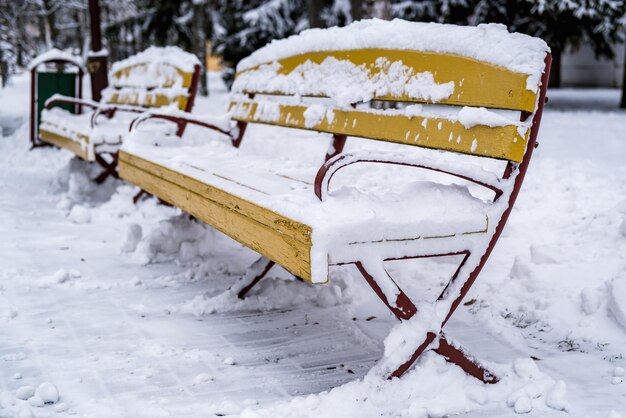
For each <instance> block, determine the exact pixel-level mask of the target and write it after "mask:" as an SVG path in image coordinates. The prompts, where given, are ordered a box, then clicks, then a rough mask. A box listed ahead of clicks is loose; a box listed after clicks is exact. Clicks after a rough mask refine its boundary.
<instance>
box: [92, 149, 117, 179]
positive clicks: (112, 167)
mask: <svg viewBox="0 0 626 418" xmlns="http://www.w3.org/2000/svg"><path fill="white" fill-rule="evenodd" d="M104 154H108V155H109V156H110V157H111V162H108V161H107V160H105V159H104V157H103V155H104ZM117 161H118V153H117V152H113V153H111V152H107V153H104V152H101V153H99V154H96V162H97V163H98V164H99V165H100V166H101V167H102V168H103V170H102V172H101V173H100V174H99V175H98V177H96V178H95V179H94V182H96V184H102V183H104V181H105V180H106V179H107V178H109V176H113V177H115V178H116V179H117V178H119V176H118V174H117Z"/></svg>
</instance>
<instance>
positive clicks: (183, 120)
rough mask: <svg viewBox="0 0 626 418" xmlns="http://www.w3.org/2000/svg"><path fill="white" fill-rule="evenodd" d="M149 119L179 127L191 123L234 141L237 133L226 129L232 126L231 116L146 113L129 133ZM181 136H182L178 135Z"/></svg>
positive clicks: (134, 123)
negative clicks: (161, 120)
mask: <svg viewBox="0 0 626 418" xmlns="http://www.w3.org/2000/svg"><path fill="white" fill-rule="evenodd" d="M149 119H163V120H167V121H170V122H174V123H176V124H178V125H179V126H181V125H183V124H187V123H191V124H193V125H198V126H202V127H204V128H208V129H211V130H214V131H217V132H219V133H221V134H224V135H227V136H229V137H230V138H231V139H232V140H234V137H235V132H234V131H233V130H232V129H225V128H226V126H224V125H228V124H230V116H229V115H225V116H224V117H221V118H220V117H212V118H198V117H194V116H193V115H191V114H190V113H187V112H182V111H181V112H168V113H165V112H154V111H149V112H144V113H143V114H142V115H141V116H139V117H138V118H136V119H134V120H133V121H132V122H131V124H130V127H129V132H132V131H133V130H134V129H136V128H137V127H138V126H139V125H140V124H141V123H143V122H145V121H147V120H149ZM178 136H180V135H178Z"/></svg>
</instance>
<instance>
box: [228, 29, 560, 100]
mask: <svg viewBox="0 0 626 418" xmlns="http://www.w3.org/2000/svg"><path fill="white" fill-rule="evenodd" d="M367 48H385V49H407V50H414V51H428V52H441V53H451V54H459V55H462V56H466V57H470V58H475V59H477V60H480V61H485V62H489V63H492V64H495V65H499V66H502V67H505V68H508V69H510V70H512V71H515V72H521V73H525V74H528V75H530V77H529V79H528V84H527V86H528V88H529V89H531V90H533V91H536V90H535V89H536V86H537V84H538V82H539V79H540V76H541V72H542V70H543V66H544V58H545V55H546V52H548V51H549V50H550V49H549V48H548V45H547V44H546V43H545V42H544V41H543V40H541V39H539V38H533V37H530V36H527V35H523V34H521V33H509V32H508V31H507V29H506V27H505V26H504V25H499V24H482V25H478V26H476V27H472V26H456V25H443V24H439V23H416V22H407V21H404V20H400V19H394V20H392V21H384V20H378V19H371V20H361V21H358V22H354V23H352V24H350V25H348V26H345V27H341V28H339V27H333V28H330V29H309V30H306V31H303V32H301V33H300V34H298V35H297V36H296V35H294V36H291V37H289V38H287V39H281V40H274V41H272V42H271V43H270V44H269V45H267V46H265V47H263V48H261V49H259V50H257V51H255V52H254V53H252V54H251V55H250V56H249V57H247V58H245V59H244V60H242V61H241V62H240V63H239V64H238V66H237V71H244V70H247V69H251V68H254V67H256V66H259V65H262V64H267V63H270V62H273V61H277V60H280V59H282V58H286V57H290V56H293V55H298V54H303V53H307V52H314V51H336V50H349V49H367Z"/></svg>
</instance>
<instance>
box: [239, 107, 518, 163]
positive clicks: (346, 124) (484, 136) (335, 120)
mask: <svg viewBox="0 0 626 418" xmlns="http://www.w3.org/2000/svg"><path fill="white" fill-rule="evenodd" d="M271 106H277V108H276V109H273V111H272V112H268V111H267V109H264V107H265V104H261V105H259V102H258V101H245V102H244V101H233V102H231V103H230V106H229V111H231V112H232V113H233V119H234V120H238V121H244V122H256V123H265V124H270V125H278V126H284V127H289V128H301V129H313V130H316V131H322V132H328V133H334V134H340V135H348V136H358V137H363V138H372V139H378V140H382V141H388V142H395V143H399V144H407V145H415V146H419V147H424V148H434V149H441V150H448V151H456V152H460V153H464V154H469V155H475V156H482V157H491V158H498V159H503V160H510V161H515V162H520V161H521V160H522V157H523V156H524V152H525V150H526V140H527V136H528V134H529V132H526V134H525V136H521V135H520V134H519V132H518V130H517V126H515V125H507V126H499V127H493V128H492V127H489V126H486V125H476V126H473V127H471V128H465V127H464V126H463V125H462V124H461V123H460V122H451V121H450V120H448V119H444V118H425V117H422V116H412V117H411V116H406V115H404V114H388V113H382V112H365V111H359V110H339V109H333V110H332V118H331V120H330V121H329V118H328V117H323V118H321V120H320V121H319V122H318V123H317V124H315V125H314V126H310V125H309V126H307V124H306V120H305V118H304V111H305V110H306V109H307V106H300V105H285V104H278V103H274V102H272V103H271ZM257 110H258V111H257ZM274 110H278V112H276V111H274ZM327 114H328V113H327Z"/></svg>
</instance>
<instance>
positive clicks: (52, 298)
mask: <svg viewBox="0 0 626 418" xmlns="http://www.w3.org/2000/svg"><path fill="white" fill-rule="evenodd" d="M24 81H25V80H24V79H23V78H20V79H17V80H16V86H15V87H14V90H15V92H14V94H13V96H11V97H13V98H14V100H15V101H16V102H18V103H21V105H20V106H22V107H21V109H25V100H24V96H23V91H22V90H25V84H24ZM18 89H22V90H19V91H18ZM0 93H1V94H0V100H5V98H6V97H7V94H8V91H3V92H0ZM611 93H613V94H611ZM572 94H574V93H572V92H563V93H562V94H561V95H559V94H556V98H554V99H553V101H552V102H551V104H552V105H553V106H554V107H558V106H559V103H562V104H563V106H564V107H571V101H572V99H571V97H570V96H571V95H572ZM587 94H588V95H589V97H590V98H593V97H595V96H593V94H594V93H587ZM603 95H606V96H607V97H609V99H606V98H605V97H604V96H602V97H599V98H596V99H594V100H596V102H599V103H603V102H606V100H612V99H613V97H614V96H615V94H614V92H603ZM217 97H218V100H216V99H215V98H212V99H210V100H203V101H201V102H200V110H204V111H217V109H219V108H220V106H222V105H223V103H222V100H223V97H224V94H223V92H220V91H217ZM559 99H561V102H559ZM3 106H5V103H2V106H0V108H2V107H3ZM599 107H602V106H599ZM26 132H27V131H26V130H25V128H24V127H22V128H21V129H20V130H18V132H17V133H16V134H15V135H14V136H11V137H5V138H2V140H1V142H0V417H4V416H18V414H19V413H24V414H27V411H30V413H32V414H34V416H65V415H67V416H76V415H78V416H94V417H103V416H112V417H113V416H128V417H131V416H132V417H153V416H177V417H178V416H203V417H204V416H215V415H218V416H222V415H231V414H232V415H239V414H241V413H242V411H243V410H244V409H246V408H248V409H247V410H246V412H245V414H244V415H246V416H256V414H257V413H258V414H260V415H262V416H306V415H307V414H309V413H310V414H311V415H312V416H359V417H361V416H380V414H383V415H386V416H402V415H404V416H409V417H413V416H423V415H430V416H438V415H441V414H446V413H456V412H463V411H465V412H467V416H471V417H491V416H493V417H500V416H508V415H510V414H513V409H514V408H513V407H512V406H507V398H511V396H513V394H514V393H515V391H516V390H517V389H520V385H522V384H526V383H524V382H527V383H528V384H527V385H526V386H523V387H524V388H526V389H525V390H536V391H538V393H537V396H536V399H534V400H533V401H532V404H533V406H534V408H533V413H531V414H530V415H531V416H566V414H565V413H564V412H562V411H558V410H557V409H559V408H557V407H556V406H555V403H558V401H560V400H561V399H560V398H559V396H557V394H555V389H554V388H555V387H556V386H558V385H554V382H557V381H563V382H564V383H565V384H566V386H567V391H566V394H565V395H564V397H565V399H566V401H567V402H568V407H567V409H568V410H569V412H570V414H569V416H598V417H608V416H609V413H610V411H611V410H613V411H614V412H615V413H616V414H615V415H613V416H612V417H618V416H620V415H617V413H620V414H622V415H623V416H626V414H625V413H624V412H625V411H626V386H625V385H626V383H618V380H620V378H619V376H617V375H619V374H620V373H621V372H620V370H619V368H618V367H626V359H625V358H624V355H625V354H626V324H622V325H620V324H618V322H617V321H616V313H619V312H617V311H616V310H618V309H620V307H621V308H622V309H624V306H625V305H626V301H623V300H622V301H617V303H613V302H612V300H611V298H612V297H614V296H615V294H616V293H615V291H614V290H613V291H612V289H615V288H618V287H619V286H621V284H620V283H626V183H624V179H626V164H624V163H623V161H626V144H625V143H624V141H625V140H626V134H625V132H626V115H625V114H624V113H611V112H607V111H602V112H595V111H593V112H592V111H579V110H567V111H557V110H551V111H548V112H547V114H546V116H545V118H544V124H543V126H542V131H541V135H540V142H541V146H540V148H539V150H538V153H537V158H536V159H535V161H534V162H533V166H532V167H531V169H530V171H529V178H528V181H527V182H526V183H525V185H524V191H523V192H522V194H521V197H520V201H519V204H518V206H517V210H516V212H515V213H514V215H513V217H512V219H511V222H510V224H509V226H508V229H507V230H506V231H505V236H504V238H503V240H502V241H501V242H500V243H499V245H498V247H497V249H496V251H495V253H494V255H493V257H492V259H491V260H490V262H489V264H488V266H487V268H486V270H485V272H484V273H483V275H482V277H481V279H480V280H479V282H478V284H477V286H476V288H475V289H474V290H473V292H472V293H471V294H470V296H469V299H471V300H474V301H475V302H474V303H472V304H471V305H468V306H465V307H463V310H462V311H461V312H460V315H459V317H458V318H455V320H454V321H453V322H452V323H451V324H450V326H449V327H448V332H449V334H450V335H452V336H454V337H457V338H458V340H460V341H461V342H462V343H463V344H465V345H467V346H468V348H470V350H471V351H472V352H474V353H475V354H477V355H479V357H481V358H485V359H490V360H491V361H493V362H494V363H496V367H497V369H498V370H501V371H502V373H504V374H505V375H506V376H507V378H506V379H505V381H503V383H501V384H498V385H495V387H493V388H483V387H482V385H480V384H478V383H477V382H475V381H473V380H472V379H468V378H466V377H465V376H463V375H462V373H460V372H459V371H458V370H457V369H456V368H455V367H452V366H448V365H446V364H442V363H440V362H439V360H438V359H437V358H436V356H431V357H428V358H427V359H425V360H424V361H423V362H422V363H421V364H420V365H419V366H418V367H417V368H416V369H415V370H414V371H413V372H412V373H410V374H409V375H408V376H406V378H404V379H403V381H402V382H394V383H393V384H388V385H386V386H384V387H381V386H379V384H378V383H372V382H371V381H370V380H368V379H365V381H360V382H353V383H349V384H347V385H344V384H345V383H346V382H350V381H352V380H355V379H360V378H363V377H364V376H365V375H366V373H367V372H368V370H369V369H370V368H371V367H372V365H373V364H375V362H376V360H377V359H378V358H380V356H381V355H382V350H383V346H382V339H383V338H384V336H385V335H386V333H387V332H388V331H389V329H390V327H391V326H393V325H394V323H395V322H394V321H393V319H392V318H390V316H389V315H388V313H386V312H385V310H384V309H382V307H381V306H380V302H379V301H378V300H377V299H375V298H374V297H373V296H372V295H371V294H370V291H368V289H366V288H365V286H364V285H363V283H361V280H360V279H359V277H358V276H357V275H356V274H354V272H353V271H352V270H350V269H349V268H342V269H336V270H334V271H333V272H332V276H333V279H334V280H333V281H332V284H331V285H330V286H317V287H313V286H309V285H306V284H303V283H300V282H297V281H293V280H283V279H286V278H287V279H288V278H289V276H288V275H287V274H286V273H285V272H284V271H279V270H277V271H276V272H275V274H272V278H271V279H268V280H267V281H266V282H264V283H263V284H262V285H261V286H260V287H259V289H258V290H256V291H255V293H254V294H253V295H252V297H250V298H249V300H246V301H244V302H239V301H237V300H233V299H228V298H227V297H226V295H224V294H222V292H223V291H224V290H225V289H227V288H228V286H230V284H232V283H233V282H234V281H235V280H237V277H238V276H239V275H241V274H242V273H243V272H244V270H245V267H246V266H247V265H248V264H249V263H250V262H252V261H253V260H254V259H255V255H254V253H252V252H251V251H249V250H246V249H243V248H241V247H240V246H238V245H237V244H236V243H233V242H232V241H230V240H229V239H227V238H225V237H224V236H222V235H220V234H218V233H215V232H213V231H210V230H209V229H207V228H204V227H201V226H199V225H197V224H194V223H193V222H190V221H189V220H188V219H187V217H186V216H185V215H177V212H176V211H175V210H174V209H172V208H168V207H165V206H159V205H157V204H156V203H155V202H154V201H153V200H145V201H143V202H141V203H140V204H139V205H138V206H137V207H135V206H133V205H132V203H131V202H130V199H131V196H132V194H133V193H134V189H133V188H131V187H130V186H127V185H124V184H123V183H116V182H110V183H109V184H108V185H106V186H105V187H103V188H100V189H98V188H95V187H94V186H93V185H92V184H90V183H89V182H88V181H87V177H86V172H87V168H86V167H85V165H84V164H77V163H76V162H74V163H72V164H71V167H70V165H69V161H70V155H69V154H68V153H66V152H64V151H58V150H54V149H41V150H36V151H34V152H29V151H28V146H27V144H26V138H25V137H24V135H25V134H26ZM320 142H323V141H320ZM316 144H317V145H315V147H322V145H323V144H322V145H319V143H316ZM320 149H321V148H320ZM317 151H318V150H317V149H316V150H315V152H317ZM318 153H319V152H318ZM566 167H571V168H572V171H571V172H569V173H568V172H567V171H566V169H565V168H566ZM566 173H567V175H566ZM160 221H164V223H161V224H159V222H160ZM131 224H137V225H140V227H141V229H142V231H143V237H144V238H143V239H142V240H141V242H140V244H139V249H138V250H137V251H135V252H134V253H122V251H121V248H122V244H123V243H124V237H125V236H126V234H127V233H128V231H129V226H130V225H131ZM163 231H165V232H163ZM165 237H166V238H165ZM159 242H160V243H161V244H160V246H159V245H156V243H159ZM126 243H127V244H128V242H126ZM181 243H185V245H183V246H182V247H184V250H180V251H179V248H182V247H181ZM142 245H143V247H142ZM155 245H156V247H155ZM170 247H171V248H170ZM146 257H148V258H150V259H152V260H153V261H157V260H160V261H159V262H153V263H151V264H148V265H144V263H143V261H145V258H146ZM451 268H453V264H451V263H450V262H449V261H444V262H430V263H422V264H420V262H411V263H407V264H405V265H400V264H397V265H396V264H394V266H393V271H394V273H396V274H397V275H398V277H399V278H400V281H401V282H403V281H405V282H406V281H408V280H411V283H409V284H408V285H409V288H411V289H412V290H413V291H415V292H417V291H426V292H428V291H430V293H433V292H436V289H437V286H438V284H439V282H440V280H441V279H442V278H444V277H446V274H449V270H450V269H451ZM417 279H419V280H417ZM612 292H613V293H612ZM370 316H374V318H370ZM368 319H369V320H368ZM530 356H533V357H534V358H536V359H539V360H537V361H536V364H537V365H538V367H539V370H540V371H541V376H539V377H537V376H535V377H533V378H530V377H529V378H528V379H526V378H525V377H523V375H524V373H527V371H528V369H527V368H526V367H521V366H517V368H516V369H515V370H516V371H515V373H517V376H515V373H513V372H511V370H512V366H511V365H512V364H513V362H514V361H515V360H516V359H519V358H529V357H530ZM529 373H530V372H529ZM531 374H532V373H531ZM509 375H511V376H509ZM524 379H526V380H524ZM529 379H530V380H529ZM533 379H534V380H533ZM622 380H626V378H624V379H622ZM44 381H49V382H52V383H54V384H55V385H56V386H57V387H58V389H59V393H60V395H61V399H60V401H59V402H60V403H62V404H60V403H57V404H55V405H46V406H44V407H34V406H30V405H28V403H27V402H26V401H22V400H18V399H17V398H16V397H15V392H16V390H17V389H18V388H20V387H23V386H26V385H31V386H35V387H36V386H37V385H39V384H40V383H42V382H44ZM613 383H615V384H613ZM341 385H344V386H342V387H341V388H339V389H337V390H334V391H331V392H330V393H329V394H322V395H320V396H315V397H311V398H306V397H304V398H302V397H296V395H301V394H310V393H319V392H322V391H326V390H329V389H331V388H334V387H337V386H341ZM533 385H534V386H533ZM544 386H545V387H544ZM550 396H553V398H554V399H553V401H554V402H553V405H552V406H550V405H548V404H549V403H550V402H549V401H548V398H550ZM531 398H532V396H531ZM55 408H56V409H55ZM66 408H67V410H64V409H66ZM24 416H28V415H24Z"/></svg>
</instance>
